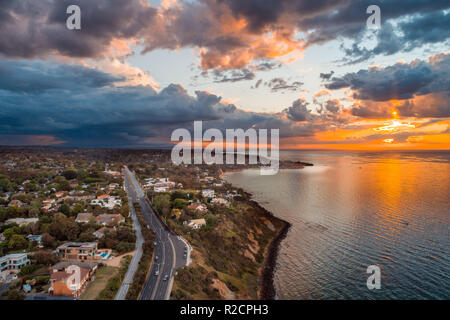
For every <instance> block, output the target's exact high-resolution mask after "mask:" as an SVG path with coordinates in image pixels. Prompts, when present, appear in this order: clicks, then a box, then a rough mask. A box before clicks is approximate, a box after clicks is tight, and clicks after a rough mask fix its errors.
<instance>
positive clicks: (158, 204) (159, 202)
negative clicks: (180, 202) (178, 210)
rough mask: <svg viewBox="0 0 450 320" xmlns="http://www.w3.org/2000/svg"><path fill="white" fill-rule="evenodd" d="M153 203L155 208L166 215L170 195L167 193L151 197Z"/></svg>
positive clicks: (168, 208)
mask: <svg viewBox="0 0 450 320" xmlns="http://www.w3.org/2000/svg"><path fill="white" fill-rule="evenodd" d="M153 205H154V206H155V208H156V210H158V211H159V212H161V213H162V214H164V215H167V214H168V213H169V210H170V196H169V195H168V194H160V195H157V196H155V197H154V198H153Z"/></svg>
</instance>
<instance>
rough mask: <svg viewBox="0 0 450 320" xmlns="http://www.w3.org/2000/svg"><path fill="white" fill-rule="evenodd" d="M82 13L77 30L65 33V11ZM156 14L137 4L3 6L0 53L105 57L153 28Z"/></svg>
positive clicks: (72, 1)
mask: <svg viewBox="0 0 450 320" xmlns="http://www.w3.org/2000/svg"><path fill="white" fill-rule="evenodd" d="M69 5H78V6H80V8H81V17H82V26H81V30H68V29H67V27H66V19H67V17H68V16H69V15H68V14H66V9H67V7H68V6H69ZM155 14H156V9H154V8H151V7H146V6H143V5H142V4H141V2H140V1H138V0H95V1H91V0H42V1H34V0H21V1H14V0H3V1H1V5H0V53H1V54H3V55H5V56H9V57H23V58H32V57H36V56H41V57H44V56H47V55H50V54H55V53H56V54H60V55H64V56H70V57H100V56H103V55H104V54H105V53H106V52H107V50H108V47H109V46H110V44H111V41H112V40H113V39H117V38H133V37H136V36H137V35H138V34H139V33H140V32H142V31H143V30H144V29H145V28H147V26H148V25H149V24H151V22H152V20H153V18H154V15H155Z"/></svg>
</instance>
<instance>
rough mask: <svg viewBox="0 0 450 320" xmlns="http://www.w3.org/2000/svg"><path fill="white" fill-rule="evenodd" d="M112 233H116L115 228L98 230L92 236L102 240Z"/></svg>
mask: <svg viewBox="0 0 450 320" xmlns="http://www.w3.org/2000/svg"><path fill="white" fill-rule="evenodd" d="M112 231H114V229H113V228H107V227H102V228H100V229H98V230H97V231H95V232H93V233H92V234H93V235H94V236H95V237H96V238H97V239H100V238H103V237H104V236H105V234H106V233H107V232H112Z"/></svg>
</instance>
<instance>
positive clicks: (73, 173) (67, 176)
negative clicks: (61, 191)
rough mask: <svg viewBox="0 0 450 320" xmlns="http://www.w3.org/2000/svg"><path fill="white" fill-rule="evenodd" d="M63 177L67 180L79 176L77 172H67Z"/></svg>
mask: <svg viewBox="0 0 450 320" xmlns="http://www.w3.org/2000/svg"><path fill="white" fill-rule="evenodd" d="M61 175H62V176H63V177H64V178H66V179H67V180H72V179H75V178H76V177H77V176H78V174H77V172H76V171H75V170H66V171H64V172H63V173H62V174H61Z"/></svg>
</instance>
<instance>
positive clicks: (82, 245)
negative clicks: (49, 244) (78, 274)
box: [56, 242, 97, 261]
mask: <svg viewBox="0 0 450 320" xmlns="http://www.w3.org/2000/svg"><path fill="white" fill-rule="evenodd" d="M56 252H57V253H58V256H59V257H60V258H61V259H63V260H80V261H84V260H96V258H95V256H96V253H97V242H68V243H64V244H62V245H60V246H59V247H58V248H56Z"/></svg>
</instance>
